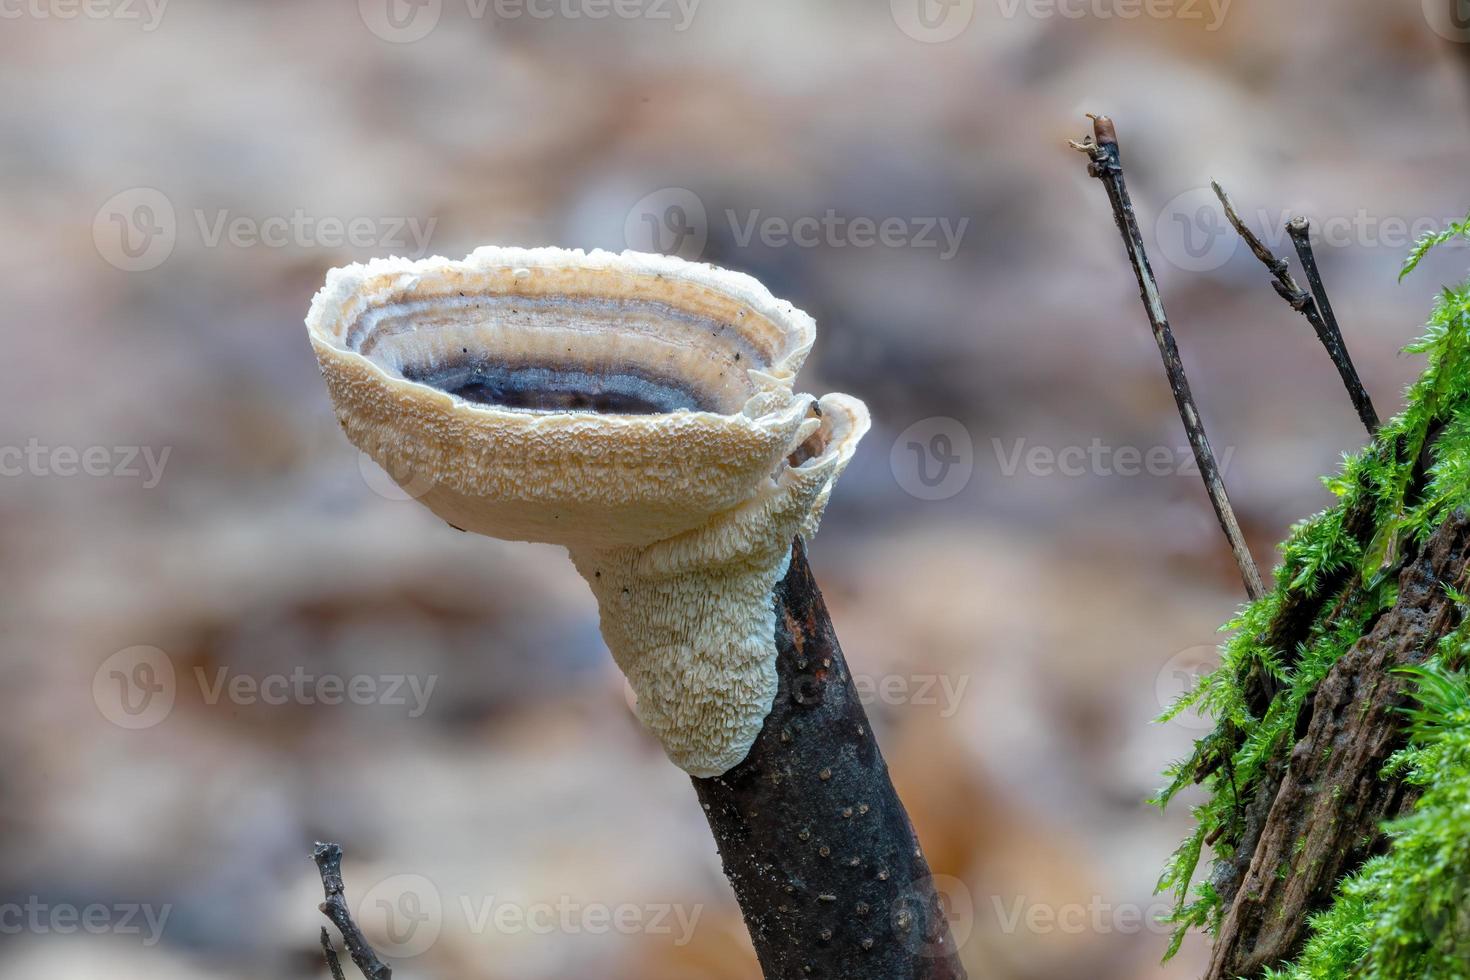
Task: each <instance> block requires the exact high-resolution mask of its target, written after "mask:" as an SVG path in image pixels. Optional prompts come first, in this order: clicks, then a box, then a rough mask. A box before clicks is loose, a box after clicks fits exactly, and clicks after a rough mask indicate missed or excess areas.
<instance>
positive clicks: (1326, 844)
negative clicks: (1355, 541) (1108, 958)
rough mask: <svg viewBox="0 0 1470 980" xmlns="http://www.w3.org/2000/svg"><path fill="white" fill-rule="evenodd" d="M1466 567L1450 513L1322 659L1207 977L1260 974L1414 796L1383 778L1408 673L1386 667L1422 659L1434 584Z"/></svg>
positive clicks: (1399, 740) (1437, 611)
mask: <svg viewBox="0 0 1470 980" xmlns="http://www.w3.org/2000/svg"><path fill="white" fill-rule="evenodd" d="M1467 576H1470V518H1467V517H1466V515H1465V514H1464V513H1460V514H1456V515H1455V516H1454V517H1452V518H1451V519H1450V520H1449V521H1447V522H1446V523H1445V524H1444V525H1443V526H1442V527H1441V528H1440V529H1439V530H1438V531H1437V532H1436V533H1435V534H1434V535H1433V536H1432V537H1431V538H1430V540H1429V541H1428V543H1427V544H1426V545H1425V547H1424V550H1423V552H1422V553H1421V554H1420V555H1419V556H1418V557H1417V558H1416V559H1414V560H1413V561H1412V562H1411V563H1410V564H1408V565H1407V567H1406V568H1405V569H1404V571H1403V572H1402V574H1401V575H1400V577H1399V597H1398V601H1397V602H1396V603H1395V604H1394V607H1393V608H1392V609H1391V610H1389V611H1388V612H1386V613H1385V614H1384V615H1382V616H1381V617H1379V619H1378V621H1377V622H1376V623H1375V624H1374V625H1373V627H1372V629H1371V630H1370V631H1369V632H1368V633H1367V634H1366V635H1364V636H1363V638H1362V639H1360V640H1359V641H1358V642H1357V643H1356V644H1354V645H1353V647H1352V648H1351V649H1350V650H1349V651H1348V652H1347V653H1345V654H1344V655H1343V656H1342V658H1341V659H1340V660H1339V661H1338V662H1337V663H1336V664H1335V665H1334V666H1333V667H1332V669H1331V670H1330V671H1329V672H1328V674H1327V676H1326V677H1325V678H1324V679H1323V681H1322V683H1321V684H1320V685H1319V686H1318V688H1317V691H1316V692H1315V695H1314V698H1313V701H1312V704H1311V706H1310V709H1309V715H1310V717H1309V720H1308V721H1307V725H1306V730H1305V733H1304V734H1302V736H1301V737H1300V738H1299V739H1298V740H1297V742H1296V744H1295V746H1294V747H1293V749H1292V751H1291V754H1290V757H1289V759H1287V760H1283V761H1284V765H1283V766H1282V767H1281V768H1282V772H1281V779H1280V782H1279V787H1278V788H1277V789H1276V791H1275V792H1274V794H1269V795H1264V794H1263V795H1262V796H1261V797H1258V799H1257V803H1260V802H1263V801H1264V800H1266V799H1269V800H1270V806H1269V809H1268V811H1267V813H1266V816H1265V819H1264V821H1263V823H1262V826H1261V828H1260V833H1259V837H1258V840H1256V842H1255V844H1254V847H1253V848H1252V849H1250V851H1249V853H1250V861H1249V866H1248V868H1247V869H1246V871H1245V874H1244V877H1243V879H1242V880H1241V881H1240V882H1239V887H1238V888H1237V889H1236V891H1235V894H1234V900H1233V901H1231V902H1230V904H1229V908H1228V909H1227V911H1226V913H1225V916H1224V919H1223V920H1222V922H1221V926H1220V930H1219V934H1218V936H1217V937H1216V941H1215V947H1214V952H1213V954H1212V958H1211V963H1210V970H1209V972H1208V973H1207V974H1206V980H1227V978H1234V977H1242V976H1244V977H1251V976H1257V975H1259V973H1260V971H1261V970H1262V969H1263V968H1265V967H1268V966H1274V965H1277V964H1279V963H1282V962H1284V961H1287V960H1289V959H1291V958H1292V957H1294V956H1295V955H1296V954H1297V952H1299V951H1300V949H1301V946H1302V944H1303V943H1304V942H1305V940H1306V937H1307V918H1308V916H1309V915H1310V914H1311V913H1313V912H1316V911H1319V910H1321V909H1323V908H1325V907H1326V906H1327V905H1328V904H1330V902H1331V899H1332V891H1333V888H1334V886H1335V885H1336V884H1337V882H1338V880H1339V879H1340V878H1341V877H1342V876H1343V875H1344V874H1347V873H1348V872H1350V871H1352V870H1353V869H1354V868H1356V867H1358V866H1359V865H1360V864H1361V863H1362V862H1363V861H1364V860H1365V859H1366V858H1367V857H1369V856H1370V855H1372V854H1373V853H1377V852H1378V851H1380V850H1381V849H1382V847H1383V846H1384V843H1385V842H1384V840H1383V836H1382V833H1381V831H1380V827H1381V825H1382V823H1383V821H1384V820H1386V819H1388V818H1391V817H1393V816H1396V815H1397V814H1399V813H1400V812H1401V811H1403V810H1404V809H1405V808H1406V807H1407V806H1409V805H1411V804H1412V794H1411V792H1410V791H1409V789H1408V788H1407V787H1406V786H1405V785H1404V784H1403V783H1401V782H1399V781H1397V780H1392V779H1383V778H1381V770H1382V768H1383V763H1384V762H1385V761H1386V760H1387V759H1388V757H1389V756H1390V755H1391V754H1392V753H1393V752H1394V751H1395V750H1396V749H1398V748H1399V747H1401V746H1402V745H1403V744H1404V738H1405V732H1404V727H1403V722H1402V719H1401V709H1402V708H1404V707H1405V706H1406V705H1407V704H1408V702H1409V697H1408V694H1407V693H1406V685H1407V682H1406V680H1405V679H1403V678H1401V677H1399V676H1397V675H1395V674H1394V673H1393V671H1394V669H1395V668H1397V667H1402V666H1407V665H1411V664H1418V663H1422V662H1423V661H1424V660H1425V659H1427V658H1428V657H1429V656H1430V654H1432V653H1433V651H1434V648H1435V644H1436V643H1437V642H1438V641H1439V639H1440V638H1442V637H1443V636H1445V635H1446V634H1448V633H1449V632H1450V631H1452V630H1453V629H1454V628H1455V627H1456V626H1457V625H1458V616H1459V613H1458V611H1457V608H1456V605H1455V603H1454V601H1453V600H1452V599H1451V598H1450V597H1449V596H1448V595H1447V594H1446V593H1445V590H1444V588H1443V586H1444V585H1452V586H1454V587H1456V588H1463V587H1465V584H1466V579H1467Z"/></svg>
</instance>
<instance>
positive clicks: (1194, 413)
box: [1072, 116, 1265, 599]
mask: <svg viewBox="0 0 1470 980" xmlns="http://www.w3.org/2000/svg"><path fill="white" fill-rule="evenodd" d="M1091 118H1092V121H1093V135H1092V136H1090V137H1088V138H1087V139H1085V140H1083V141H1082V142H1080V143H1078V142H1074V143H1072V146H1073V147H1074V148H1076V149H1078V150H1080V151H1082V152H1083V153H1086V154H1087V155H1088V159H1089V160H1090V161H1091V162H1090V163H1089V164H1088V165H1087V172H1088V173H1089V174H1090V175H1092V176H1093V177H1096V178H1098V179H1099V180H1101V181H1102V182H1103V186H1104V187H1106V188H1107V192H1108V201H1109V203H1111V204H1112V206H1113V220H1114V221H1116V222H1117V223H1118V232H1119V233H1120V234H1121V235H1122V236H1123V246H1124V248H1126V249H1127V251H1128V260H1129V262H1130V263H1131V264H1132V265H1133V274H1134V276H1136V277H1137V279H1138V290H1139V294H1140V295H1141V296H1142V298H1143V308H1144V310H1145V311H1146V312H1147V313H1148V322H1149V326H1151V327H1152V328H1153V332H1154V340H1155V341H1156V342H1157V343H1158V345H1159V354H1160V355H1161V356H1162V357H1163V359H1164V371H1165V373H1167V374H1168V376H1169V387H1170V388H1171V389H1172V390H1173V392H1174V402H1175V404H1176V405H1177V406H1178V407H1179V418H1180V419H1181V420H1183V422H1184V431H1185V432H1186V433H1187V434H1188V435H1189V445H1190V447H1191V448H1192V449H1193V450H1194V458H1195V462H1196V463H1198V464H1199V472H1200V476H1201V478H1202V479H1203V480H1204V482H1205V490H1206V492H1208V493H1209V495H1210V503H1211V504H1212V505H1214V508H1215V517H1216V519H1217V520H1218V521H1219V522H1220V529H1221V530H1222V531H1224V532H1225V538H1226V540H1227V541H1229V542H1230V551H1231V554H1233V555H1234V556H1235V564H1236V566H1237V567H1238V568H1239V569H1240V577H1241V579H1242V580H1243V581H1244V582H1245V591H1246V593H1247V594H1248V595H1249V596H1250V597H1251V598H1252V599H1259V598H1260V597H1261V596H1262V595H1263V594H1265V588H1264V587H1263V586H1262V585H1261V573H1260V572H1259V571H1257V570H1256V562H1255V559H1254V558H1252V557H1251V552H1250V546H1249V545H1247V544H1246V540H1245V534H1244V533H1243V532H1242V531H1241V529H1240V523H1239V522H1238V521H1237V520H1236V519H1235V511H1234V510H1232V509H1231V507H1230V498H1229V497H1228V496H1227V495H1226V493H1225V482H1224V480H1223V479H1221V477H1220V467H1219V466H1218V465H1217V464H1216V463H1215V453H1214V451H1213V450H1212V449H1211V448H1210V440H1209V438H1208V437H1207V436H1206V435H1205V426H1204V422H1203V421H1201V419H1200V414H1199V409H1198V408H1196V407H1195V404H1194V395H1193V394H1191V393H1190V390H1189V379H1188V378H1187V377H1185V374H1184V362H1183V361H1182V360H1181V359H1180V357H1179V346H1178V345H1177V344H1176V343H1175V342H1174V331H1173V330H1172V329H1171V328H1170V326H1169V319H1168V317H1167V316H1166V315H1165V314H1164V301H1163V299H1162V297H1160V295H1159V285H1158V283H1157V281H1155V279H1154V272H1153V268H1152V267H1151V266H1150V265H1149V262H1148V253H1147V252H1145V250H1144V247H1143V236H1142V234H1140V233H1139V230H1138V219H1137V217H1135V216H1134V213H1133V202H1132V201H1131V200H1130V199H1129V197H1128V188H1127V185H1125V184H1124V182H1123V164H1122V158H1121V156H1120V154H1119V152H1118V134H1117V131H1116V130H1115V129H1114V127H1113V122H1112V120H1110V119H1109V118H1108V117H1107V116H1093V117H1091Z"/></svg>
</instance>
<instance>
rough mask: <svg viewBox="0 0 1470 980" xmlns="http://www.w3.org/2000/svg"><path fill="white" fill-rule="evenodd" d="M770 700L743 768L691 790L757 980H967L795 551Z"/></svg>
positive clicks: (797, 548)
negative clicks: (741, 920) (731, 894)
mask: <svg viewBox="0 0 1470 980" xmlns="http://www.w3.org/2000/svg"><path fill="white" fill-rule="evenodd" d="M776 646H777V672H778V674H779V677H780V689H779V691H778V692H777V695H776V702H775V706H774V707H773V709H772V710H771V714H770V716H769V717H767V718H766V722H765V727H764V728H763V729H762V731H761V734H760V736H759V737H758V738H757V739H756V743H755V746H754V747H753V748H752V749H751V752H750V755H749V756H748V757H747V758H746V760H745V761H744V762H742V763H741V764H740V765H738V766H736V767H735V768H734V769H732V770H730V771H729V772H727V773H725V774H724V775H723V776H718V777H715V778H713V779H695V780H693V782H694V788H695V791H696V792H697V793H698V794H699V800H700V802H701V803H702V804H703V805H704V811H705V816H706V817H707V818H708V820H709V824H710V829H711V830H712V831H713V832H714V836H715V843H716V845H717V846H718V848H719V852H720V857H721V859H722V861H723V863H724V868H725V874H726V875H727V876H728V877H729V879H730V883H731V885H733V886H734V889H735V896H736V898H737V899H738V900H739V902H740V908H741V911H742V913H743V914H744V916H745V923H746V926H747V927H748V929H749V930H750V936H751V939H752V941H753V942H754V943H755V950H756V955H757V957H758V958H759V959H760V964H761V969H762V971H763V973H764V974H765V976H766V978H767V980H807V978H826V980H961V978H963V977H964V976H965V972H964V969H963V967H961V965H960V962H959V956H958V951H957V950H956V949H955V946H954V940H953V939H952V938H951V936H950V931H949V923H948V921H947V920H946V919H945V914H944V909H943V908H942V906H941V902H940V899H939V897H938V895H937V894H936V891H935V888H934V883H933V880H932V877H931V875H930V871H929V867H928V864H927V862H926V861H925V860H924V855H923V852H922V851H921V850H920V848H919V843H918V840H917V839H916V838H915V836H914V831H913V827H912V826H911V825H910V823H909V818H908V814H907V813H906V812H905V811H904V808H903V804H902V803H901V802H900V801H899V798H898V794H897V793H895V792H894V789H893V784H892V782H891V781H890V780H889V777H888V767H887V765H886V764H885V763H884V761H883V755H882V753H881V752H879V751H878V745H877V743H876V742H875V741H874V739H873V730H872V727H871V725H870V724H869V723H868V719H867V716H866V714H865V713H864V711H863V706H862V704H861V702H860V701H859V699H858V693H857V689H856V688H855V687H854V686H853V683H852V677H851V674H850V673H849V671H848V668H847V663H846V661H845V660H844V659H843V657H842V649H841V648H840V647H839V646H838V645H837V636H836V634H835V633H834V631H833V629H832V621H831V619H830V618H829V616H828V614H827V607H826V604H825V603H824V602H823V601H822V594H821V592H820V591H819V590H818V588H817V583H816V581H815V580H814V579H813V577H812V572H811V568H810V566H809V565H808V564H807V560H806V550H805V548H804V547H803V545H802V544H801V542H800V541H797V542H796V544H795V545H794V546H793V549H792V558H791V568H790V571H789V572H788V573H787V575H786V578H785V579H784V580H783V581H782V582H781V584H780V585H779V586H777V588H776Z"/></svg>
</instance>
